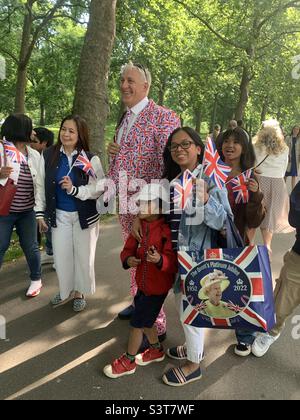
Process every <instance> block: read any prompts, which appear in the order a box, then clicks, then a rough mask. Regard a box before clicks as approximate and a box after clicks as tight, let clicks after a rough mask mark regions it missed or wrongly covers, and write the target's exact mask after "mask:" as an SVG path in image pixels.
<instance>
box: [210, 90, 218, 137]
mask: <svg viewBox="0 0 300 420" xmlns="http://www.w3.org/2000/svg"><path fill="white" fill-rule="evenodd" d="M217 108H218V95H215V99H214V107H213V112H212V116H211V128H210V131H211V133H212V132H213V129H214V127H215V125H216V123H217V121H216V119H217Z"/></svg>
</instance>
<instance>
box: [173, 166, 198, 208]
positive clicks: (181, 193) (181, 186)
mask: <svg viewBox="0 0 300 420" xmlns="http://www.w3.org/2000/svg"><path fill="white" fill-rule="evenodd" d="M194 179H195V177H194V175H193V174H192V172H191V171H189V170H186V171H185V172H184V174H183V175H181V177H179V178H178V179H177V180H176V182H175V187H174V203H175V205H176V208H177V209H178V210H179V209H180V210H184V209H185V208H186V205H187V203H188V200H189V198H190V197H191V196H192V191H193V185H194Z"/></svg>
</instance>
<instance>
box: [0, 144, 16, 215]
mask: <svg viewBox="0 0 300 420" xmlns="http://www.w3.org/2000/svg"><path fill="white" fill-rule="evenodd" d="M3 156H4V166H7V158H6V152H5V146H4V144H3ZM1 166H2V162H1V156H0V167H1ZM16 192H17V186H16V185H15V184H14V181H13V180H12V179H10V178H8V180H7V182H6V184H5V185H4V186H3V185H1V184H0V216H8V215H9V212H10V208H11V204H12V202H13V200H14V197H15V194H16Z"/></svg>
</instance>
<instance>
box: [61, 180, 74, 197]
mask: <svg viewBox="0 0 300 420" xmlns="http://www.w3.org/2000/svg"><path fill="white" fill-rule="evenodd" d="M59 184H60V186H61V188H62V189H63V190H66V191H67V193H69V194H70V192H71V191H72V188H73V183H72V180H71V178H70V177H69V176H64V177H63V179H62V180H61V181H60V183H59Z"/></svg>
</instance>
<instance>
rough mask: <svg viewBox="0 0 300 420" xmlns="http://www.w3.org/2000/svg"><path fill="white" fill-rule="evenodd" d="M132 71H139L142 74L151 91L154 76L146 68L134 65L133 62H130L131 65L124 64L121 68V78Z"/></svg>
mask: <svg viewBox="0 0 300 420" xmlns="http://www.w3.org/2000/svg"><path fill="white" fill-rule="evenodd" d="M132 69H137V70H138V71H139V72H140V74H141V75H142V76H143V77H144V79H145V81H146V82H147V83H148V85H149V89H150V87H151V83H152V76H151V73H150V71H149V70H148V69H147V68H146V67H144V66H143V65H142V64H138V63H133V62H132V61H129V63H127V64H124V65H123V66H122V67H121V76H122V75H123V74H124V73H125V72H126V71H127V70H132Z"/></svg>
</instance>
